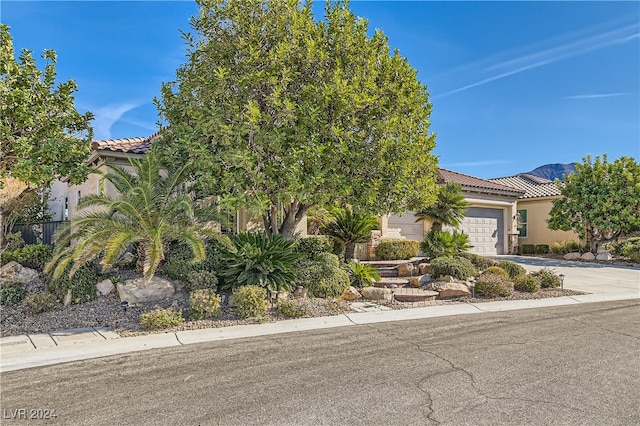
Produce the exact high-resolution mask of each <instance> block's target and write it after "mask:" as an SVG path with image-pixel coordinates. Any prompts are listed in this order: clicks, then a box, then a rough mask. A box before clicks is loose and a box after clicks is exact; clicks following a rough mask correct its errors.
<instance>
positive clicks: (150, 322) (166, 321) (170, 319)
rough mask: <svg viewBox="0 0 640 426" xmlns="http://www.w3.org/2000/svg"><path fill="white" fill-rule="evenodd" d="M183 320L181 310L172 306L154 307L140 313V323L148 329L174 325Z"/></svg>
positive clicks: (159, 328)
mask: <svg viewBox="0 0 640 426" xmlns="http://www.w3.org/2000/svg"><path fill="white" fill-rule="evenodd" d="M183 322H184V318H182V312H180V311H175V310H173V309H172V308H167V309H162V308H156V309H154V310H152V311H149V312H145V313H143V314H142V315H140V325H142V327H144V328H146V329H149V330H161V329H163V328H169V327H175V326H178V325H180V324H182V323H183Z"/></svg>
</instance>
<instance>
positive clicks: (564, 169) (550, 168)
mask: <svg viewBox="0 0 640 426" xmlns="http://www.w3.org/2000/svg"><path fill="white" fill-rule="evenodd" d="M575 171H576V166H575V164H574V163H570V164H545V165H544V166H540V167H538V168H536V169H534V170H531V171H530V172H527V174H528V175H533V176H537V177H540V178H543V179H549V180H555V179H556V178H558V179H560V180H562V175H563V174H565V175H568V174H571V173H573V172H575Z"/></svg>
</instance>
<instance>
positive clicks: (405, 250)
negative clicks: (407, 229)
mask: <svg viewBox="0 0 640 426" xmlns="http://www.w3.org/2000/svg"><path fill="white" fill-rule="evenodd" d="M419 251H420V243H419V242H418V241H415V240H383V241H380V243H379V244H378V245H377V246H376V259H380V260H404V259H411V258H412V257H416V256H417V255H418V253H419Z"/></svg>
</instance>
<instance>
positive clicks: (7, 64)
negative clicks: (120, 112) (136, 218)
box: [0, 24, 93, 245]
mask: <svg viewBox="0 0 640 426" xmlns="http://www.w3.org/2000/svg"><path fill="white" fill-rule="evenodd" d="M0 42H1V46H0V159H1V160H2V161H0V188H1V187H2V186H3V178H5V177H8V176H9V177H13V178H15V179H18V180H20V181H22V182H24V184H25V189H24V191H23V193H24V196H25V197H26V196H28V195H29V193H34V192H35V193H38V192H39V191H41V190H44V189H46V188H49V186H50V185H51V183H52V182H53V181H54V180H55V179H56V178H59V177H64V176H68V177H69V179H70V182H71V183H80V182H83V181H84V180H85V178H86V176H87V172H88V168H87V165H86V164H85V163H84V160H85V158H86V157H87V155H88V154H89V152H90V146H91V139H92V135H93V132H92V129H91V127H90V125H89V122H90V121H91V120H92V119H93V115H92V114H91V113H89V112H86V113H84V114H80V113H79V112H78V111H77V110H76V108H75V106H74V96H73V93H74V92H75V91H76V90H77V86H76V84H75V82H74V81H73V80H68V81H66V82H63V83H59V84H57V85H56V69H55V64H56V53H55V52H54V51H53V50H45V51H44V53H43V55H42V58H43V59H45V60H46V61H47V64H46V66H45V68H44V71H41V70H40V69H38V68H37V66H36V62H35V60H34V58H33V56H32V55H31V52H30V51H29V50H26V49H24V50H22V52H21V54H20V57H19V58H18V60H16V58H15V56H14V49H13V39H12V37H11V34H10V33H9V27H8V26H6V25H2V24H0ZM18 201H19V197H18ZM9 213H10V211H8V210H6V209H4V208H3V207H2V206H1V205H0V245H1V244H2V239H3V234H4V232H2V230H3V228H4V222H5V220H6V216H7V215H8V214H9Z"/></svg>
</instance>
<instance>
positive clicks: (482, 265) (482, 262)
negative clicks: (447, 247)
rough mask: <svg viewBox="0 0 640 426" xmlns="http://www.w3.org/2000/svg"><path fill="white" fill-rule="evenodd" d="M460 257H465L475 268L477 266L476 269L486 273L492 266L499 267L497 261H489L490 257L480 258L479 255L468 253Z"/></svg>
mask: <svg viewBox="0 0 640 426" xmlns="http://www.w3.org/2000/svg"><path fill="white" fill-rule="evenodd" d="M460 257H464V258H465V259H468V260H470V261H471V263H472V264H473V266H475V267H476V269H478V270H480V271H484V270H485V269H487V268H489V267H491V266H498V262H496V261H495V260H493V259H489V258H488V257H484V256H480V255H479V254H475V253H469V252H468V251H465V252H463V253H460ZM503 269H504V268H503Z"/></svg>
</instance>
